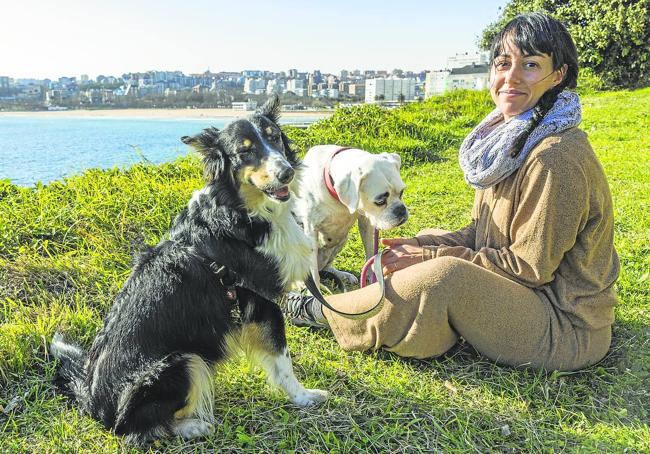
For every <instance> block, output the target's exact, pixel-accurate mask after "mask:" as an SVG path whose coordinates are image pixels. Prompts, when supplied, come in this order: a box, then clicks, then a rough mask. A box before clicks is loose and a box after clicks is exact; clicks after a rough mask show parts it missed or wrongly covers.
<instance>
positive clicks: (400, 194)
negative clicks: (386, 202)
mask: <svg viewBox="0 0 650 454" xmlns="http://www.w3.org/2000/svg"><path fill="white" fill-rule="evenodd" d="M403 195H404V189H402V190H401V191H400V192H399V198H400V199H401V198H402V196H403Z"/></svg>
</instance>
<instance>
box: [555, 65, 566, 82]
mask: <svg viewBox="0 0 650 454" xmlns="http://www.w3.org/2000/svg"><path fill="white" fill-rule="evenodd" d="M568 70H569V65H567V64H566V63H565V64H563V65H562V67H561V68H560V69H558V70H557V74H556V75H555V79H554V80H553V83H554V84H555V85H556V86H557V85H560V84H561V83H562V81H563V80H564V76H566V73H567V71H568Z"/></svg>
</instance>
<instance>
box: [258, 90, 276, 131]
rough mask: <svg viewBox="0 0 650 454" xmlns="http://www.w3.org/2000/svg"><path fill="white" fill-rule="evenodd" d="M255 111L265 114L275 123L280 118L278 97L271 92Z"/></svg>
mask: <svg viewBox="0 0 650 454" xmlns="http://www.w3.org/2000/svg"><path fill="white" fill-rule="evenodd" d="M257 113H258V114H260V115H263V116H265V117H266V118H268V119H269V120H271V121H272V122H273V123H275V124H276V125H277V124H278V120H280V97H279V96H278V94H277V93H273V95H271V97H270V98H269V99H267V100H266V102H265V103H264V104H263V105H262V107H260V108H259V109H258V110H257Z"/></svg>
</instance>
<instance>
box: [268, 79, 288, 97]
mask: <svg viewBox="0 0 650 454" xmlns="http://www.w3.org/2000/svg"><path fill="white" fill-rule="evenodd" d="M283 90H284V81H283V80H282V79H271V80H269V81H268V82H267V83H266V94H267V95H270V94H272V93H282V91H283Z"/></svg>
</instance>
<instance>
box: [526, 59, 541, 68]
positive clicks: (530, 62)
mask: <svg viewBox="0 0 650 454" xmlns="http://www.w3.org/2000/svg"><path fill="white" fill-rule="evenodd" d="M525 66H526V68H528V69H533V68H538V67H539V65H538V64H537V63H536V62H534V61H529V62H527V63H526V65H525Z"/></svg>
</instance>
